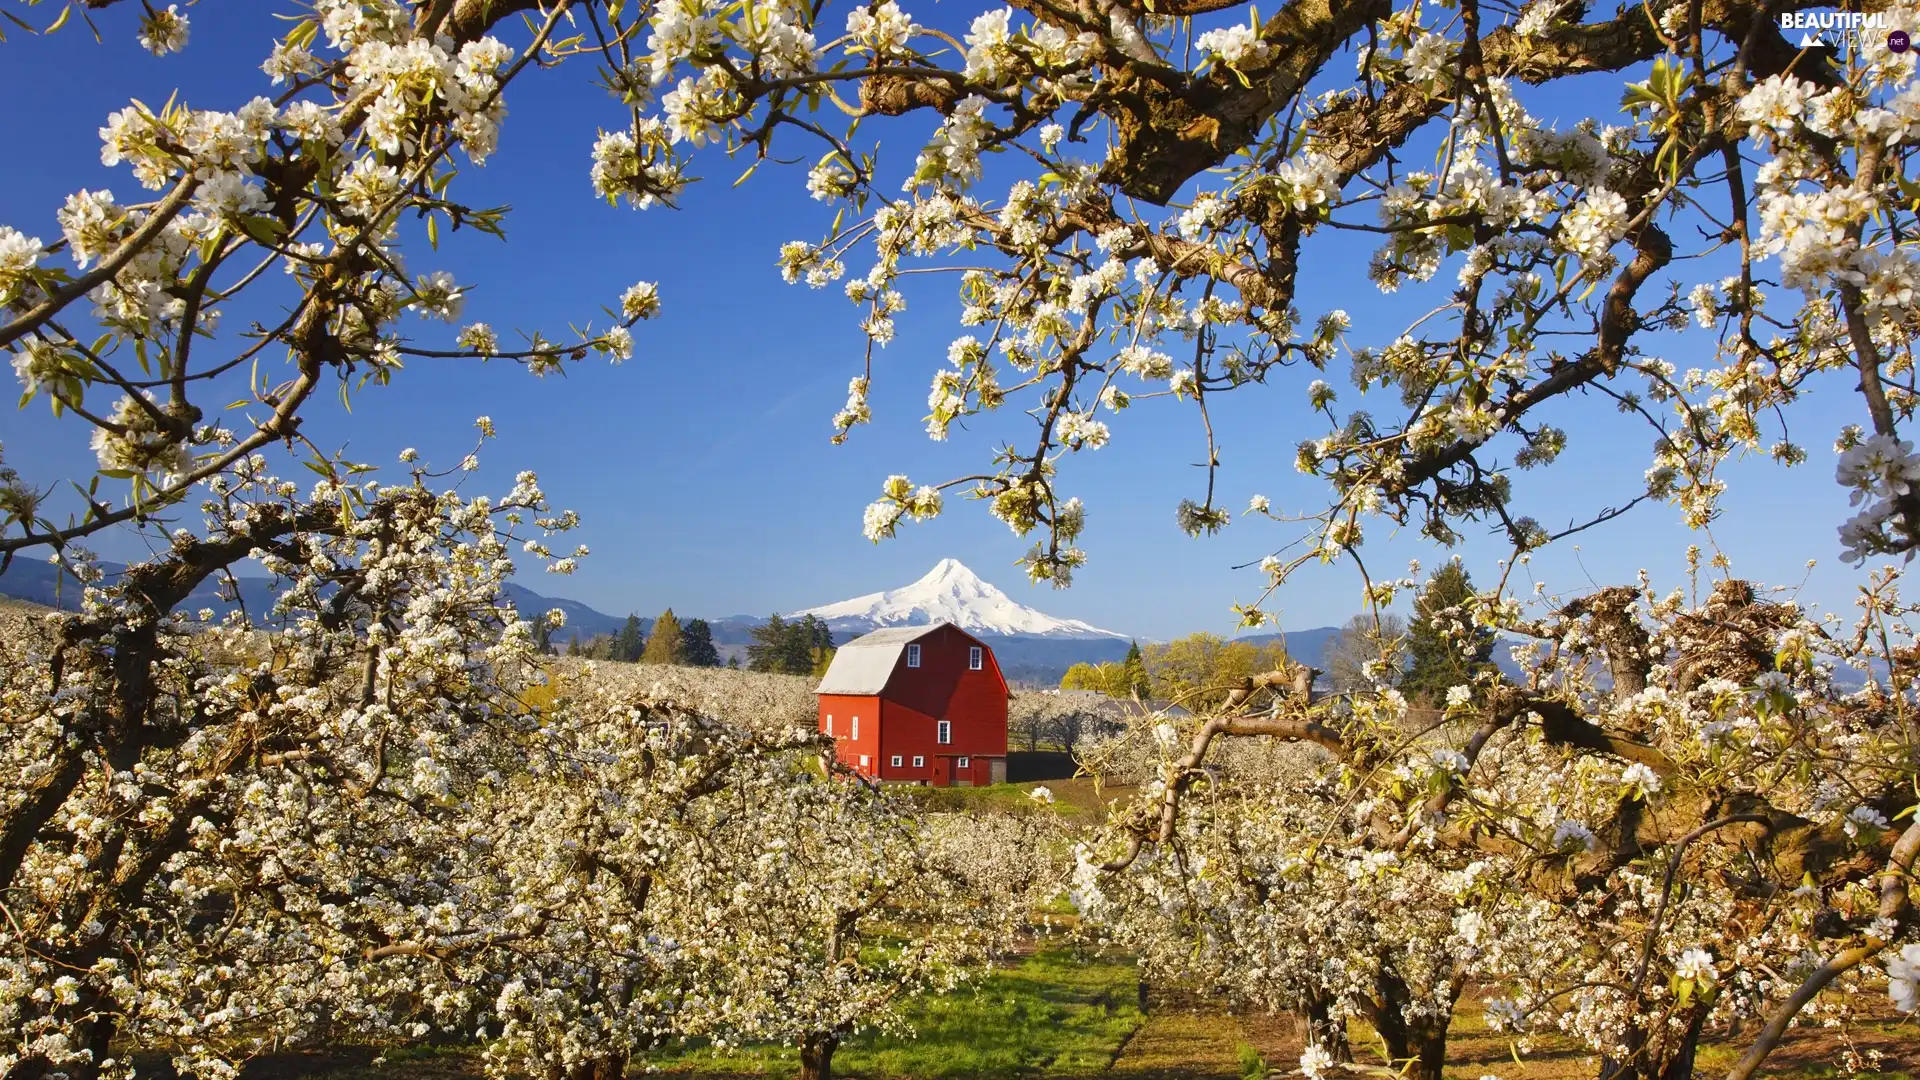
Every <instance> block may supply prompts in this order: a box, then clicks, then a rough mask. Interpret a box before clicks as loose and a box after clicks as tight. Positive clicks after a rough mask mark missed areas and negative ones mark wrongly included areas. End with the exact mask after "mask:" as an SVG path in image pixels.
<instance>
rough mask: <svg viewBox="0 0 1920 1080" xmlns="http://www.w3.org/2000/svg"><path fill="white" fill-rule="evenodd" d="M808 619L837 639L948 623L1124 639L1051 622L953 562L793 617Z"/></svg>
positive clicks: (980, 629)
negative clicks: (844, 635) (910, 581)
mask: <svg viewBox="0 0 1920 1080" xmlns="http://www.w3.org/2000/svg"><path fill="white" fill-rule="evenodd" d="M807 615H814V616H818V617H819V618H821V619H824V620H826V623H827V625H828V626H829V627H831V628H833V630H834V631H835V632H836V635H835V636H836V637H837V636H838V635H839V634H840V633H843V632H844V633H850V634H851V633H861V634H864V633H866V632H867V631H869V630H877V629H879V628H881V627H884V626H923V625H926V624H929V623H936V622H950V623H953V624H954V625H956V626H958V627H960V628H961V629H962V630H966V631H968V632H969V633H974V634H993V635H998V636H1003V637H1049V638H1066V639H1082V640H1084V639H1094V638H1105V639H1116V640H1120V641H1125V640H1127V635H1125V634H1116V633H1114V632H1113V631H1111V630H1102V629H1100V628H1099V627H1097V626H1092V625H1089V624H1087V623H1084V622H1081V621H1080V620H1078V619H1056V618H1054V617H1053V616H1051V615H1047V614H1044V613H1042V612H1039V611H1035V610H1034V609H1033V608H1030V607H1028V606H1026V605H1025V604H1022V603H1020V602H1018V601H1016V600H1015V599H1014V598H1013V597H1011V596H1008V595H1007V594H1006V593H1003V592H1001V591H1000V590H999V589H996V588H994V587H993V586H992V585H989V584H987V583H986V582H984V581H982V580H980V578H979V576H978V575H976V574H975V573H974V572H973V571H971V570H969V569H967V568H966V566H965V565H964V564H962V563H961V562H960V560H958V559H941V560H940V561H939V562H938V563H936V564H935V565H934V567H933V569H932V570H930V571H928V572H927V575H926V576H925V577H923V578H921V579H920V580H919V581H916V582H914V583H913V584H911V585H908V586H905V587H904V588H899V589H888V590H887V591H886V592H877V593H869V594H867V595H866V596H856V597H854V598H853V599H851V600H842V601H840V602H839V603H837V604H827V605H825V606H823V607H816V608H808V609H807V610H805V611H796V612H794V613H793V616H792V617H793V618H801V617H803V616H807ZM841 640H846V639H845V638H842V639H841Z"/></svg>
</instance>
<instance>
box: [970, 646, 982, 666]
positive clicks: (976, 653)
mask: <svg viewBox="0 0 1920 1080" xmlns="http://www.w3.org/2000/svg"><path fill="white" fill-rule="evenodd" d="M967 667H969V668H971V669H972V670H974V671H979V670H980V646H978V645H975V646H974V647H973V648H971V649H968V650H967Z"/></svg>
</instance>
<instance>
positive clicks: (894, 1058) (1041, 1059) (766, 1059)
mask: <svg viewBox="0 0 1920 1080" xmlns="http://www.w3.org/2000/svg"><path fill="white" fill-rule="evenodd" d="M1136 986H1137V982H1136V976H1135V974H1134V968H1133V965H1132V964H1131V963H1130V962H1128V961H1125V960H1121V959H1116V958H1112V957H1101V956H1093V955H1088V954H1085V953H1080V952H1075V951H1071V950H1067V949H1045V950H1042V951H1040V952H1037V953H1035V954H1033V955H1032V956H1029V957H1027V958H1026V959H1025V960H1023V961H1021V962H1020V963H1019V964H1018V965H1017V966H1014V967H1009V968H1004V969H1002V970H999V971H996V972H994V973H993V974H991V975H989V976H987V977H986V978H985V979H982V980H980V981H979V982H977V983H974V984H972V985H970V986H967V987H964V988H962V989H961V990H959V991H958V992H956V993H953V994H950V995H947V996H945V997H937V998H930V999H928V1000H926V1001H923V1002H920V1003H919V1004H917V1005H916V1006H915V1007H914V1008H913V1009H912V1010H911V1012H910V1015H909V1023H910V1024H911V1028H912V1030H911V1033H909V1034H902V1035H890V1034H883V1033H867V1034H863V1035H860V1036H857V1037H855V1038H853V1039H850V1040H848V1041H847V1042H846V1043H845V1044H844V1045H842V1046H841V1048H840V1050H839V1052H838V1053H837V1054H835V1055H834V1060H833V1063H834V1071H835V1072H836V1073H845V1074H848V1075H857V1076H863V1077H923V1078H927V1080H943V1078H950V1077H963V1076H1026V1075H1033V1074H1036V1073H1044V1074H1046V1075H1049V1076H1087V1075H1091V1074H1095V1073H1100V1072H1103V1071H1105V1070H1106V1069H1107V1067H1108V1066H1109V1064H1110V1063H1111V1062H1112V1061H1113V1058H1114V1056H1115V1055H1116V1054H1117V1053H1118V1052H1119V1050H1120V1047H1121V1046H1122V1045H1123V1044H1124V1043H1125V1042H1126V1040H1127V1038H1128V1037H1129V1036H1131V1035H1132V1034H1133V1032H1134V1031H1135V1029H1137V1028H1138V1027H1139V1026H1140V1023H1141V1019H1142V1017H1141V1015H1140V1011H1139V1008H1138V1005H1137V1000H1136V994H1135V987H1136ZM646 1064H647V1065H650V1066H653V1067H655V1068H658V1069H660V1070H661V1071H663V1072H667V1073H682V1074H686V1073H693V1074H703V1075H711V1074H716V1073H719V1074H732V1075H751V1076H761V1075H764V1076H770V1077H786V1076H793V1075H795V1074H796V1073H798V1072H799V1068H800V1063H799V1054H798V1052H797V1051H795V1050H794V1049H792V1048H790V1047H752V1048H747V1049H744V1050H733V1051H717V1050H714V1049H712V1048H709V1047H688V1048H686V1049H685V1050H682V1051H679V1052H677V1053H669V1054H664V1055H654V1056H651V1057H649V1058H648V1060H647V1062H646Z"/></svg>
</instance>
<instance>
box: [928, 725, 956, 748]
mask: <svg viewBox="0 0 1920 1080" xmlns="http://www.w3.org/2000/svg"><path fill="white" fill-rule="evenodd" d="M933 741H934V742H937V743H939V744H940V745H941V746H951V745H953V721H951V720H942V721H940V722H939V723H937V724H936V725H934V729H933Z"/></svg>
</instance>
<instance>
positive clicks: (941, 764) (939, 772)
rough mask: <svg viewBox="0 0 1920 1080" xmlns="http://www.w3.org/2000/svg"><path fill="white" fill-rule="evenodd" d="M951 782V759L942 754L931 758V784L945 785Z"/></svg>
mask: <svg viewBox="0 0 1920 1080" xmlns="http://www.w3.org/2000/svg"><path fill="white" fill-rule="evenodd" d="M951 783H953V759H952V758H950V757H947V756H946V755H944V754H936V755H934V758H933V786H934V787H946V786H947V785H949V784H951Z"/></svg>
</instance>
